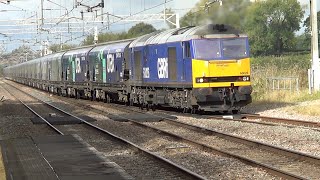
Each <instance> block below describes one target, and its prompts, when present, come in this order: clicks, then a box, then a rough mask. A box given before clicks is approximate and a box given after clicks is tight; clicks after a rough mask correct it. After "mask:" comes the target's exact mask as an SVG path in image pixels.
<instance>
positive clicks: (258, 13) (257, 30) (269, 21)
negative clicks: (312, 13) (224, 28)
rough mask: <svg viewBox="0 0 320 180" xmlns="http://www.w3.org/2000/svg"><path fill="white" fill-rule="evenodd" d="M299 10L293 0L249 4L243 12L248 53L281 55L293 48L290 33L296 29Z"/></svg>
mask: <svg viewBox="0 0 320 180" xmlns="http://www.w3.org/2000/svg"><path fill="white" fill-rule="evenodd" d="M302 18H303V10H302V7H301V6H300V3H299V2H298V1H297V0H268V1H259V2H256V3H253V4H252V6H250V8H249V10H248V12H247V18H246V19H247V20H246V23H245V30H246V33H247V34H248V35H249V37H250V43H251V52H252V53H253V54H256V55H261V54H282V52H283V51H284V50H286V49H292V48H293V47H295V42H296V40H295V34H294V32H295V31H297V30H299V29H300V22H301V21H302Z"/></svg>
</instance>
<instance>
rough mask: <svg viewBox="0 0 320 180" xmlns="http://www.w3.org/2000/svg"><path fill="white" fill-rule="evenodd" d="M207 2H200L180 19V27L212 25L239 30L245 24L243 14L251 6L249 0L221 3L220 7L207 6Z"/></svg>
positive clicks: (206, 0) (229, 0)
mask: <svg viewBox="0 0 320 180" xmlns="http://www.w3.org/2000/svg"><path fill="white" fill-rule="evenodd" d="M207 2H208V0H200V2H199V3H197V4H196V6H195V7H194V8H193V9H192V10H191V11H189V12H188V13H187V14H185V15H184V16H183V17H182V18H181V21H180V24H181V26H197V25H202V24H210V23H213V24H229V25H231V26H234V27H236V28H238V29H240V28H242V26H243V24H244V22H245V21H244V20H245V14H246V11H247V9H248V7H249V6H250V4H251V2H250V1H249V0H228V1H223V5H222V6H220V5H219V3H212V4H209V5H208V4H207ZM206 4H207V5H206Z"/></svg>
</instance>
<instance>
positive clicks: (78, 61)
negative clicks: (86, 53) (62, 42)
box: [76, 58, 81, 73]
mask: <svg viewBox="0 0 320 180" xmlns="http://www.w3.org/2000/svg"><path fill="white" fill-rule="evenodd" d="M76 73H81V65H80V58H76Z"/></svg>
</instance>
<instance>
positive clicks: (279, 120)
mask: <svg viewBox="0 0 320 180" xmlns="http://www.w3.org/2000/svg"><path fill="white" fill-rule="evenodd" d="M243 115H244V117H245V118H247V119H261V121H264V122H274V123H285V124H290V125H295V126H304V127H312V128H320V122H312V121H303V120H298V119H285V118H277V117H267V116H260V115H255V114H243Z"/></svg>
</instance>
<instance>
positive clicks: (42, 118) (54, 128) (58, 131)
mask: <svg viewBox="0 0 320 180" xmlns="http://www.w3.org/2000/svg"><path fill="white" fill-rule="evenodd" d="M13 87H14V86H13ZM3 88H4V89H5V90H6V91H7V92H8V93H9V94H10V95H11V96H13V97H14V98H16V99H17V100H18V101H20V103H21V104H23V105H24V106H25V107H26V108H28V109H29V110H30V111H31V112H32V113H33V114H35V115H36V116H38V117H39V118H40V119H41V120H43V121H44V122H45V123H46V124H47V125H48V126H49V127H51V128H52V129H53V130H55V131H56V132H57V133H59V134H61V135H64V134H63V132H61V131H60V130H59V129H57V128H56V127H54V125H52V124H51V123H50V122H49V121H47V120H46V119H45V118H44V117H42V116H41V115H40V114H38V113H37V112H36V111H35V110H34V109H32V108H31V107H30V106H28V105H27V104H26V103H24V102H23V101H21V100H20V99H18V98H17V97H16V96H15V95H14V94H13V93H12V92H10V91H8V89H7V88H5V87H3ZM14 88H15V87H14ZM17 90H19V89H17ZM21 92H23V91H21Z"/></svg>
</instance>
